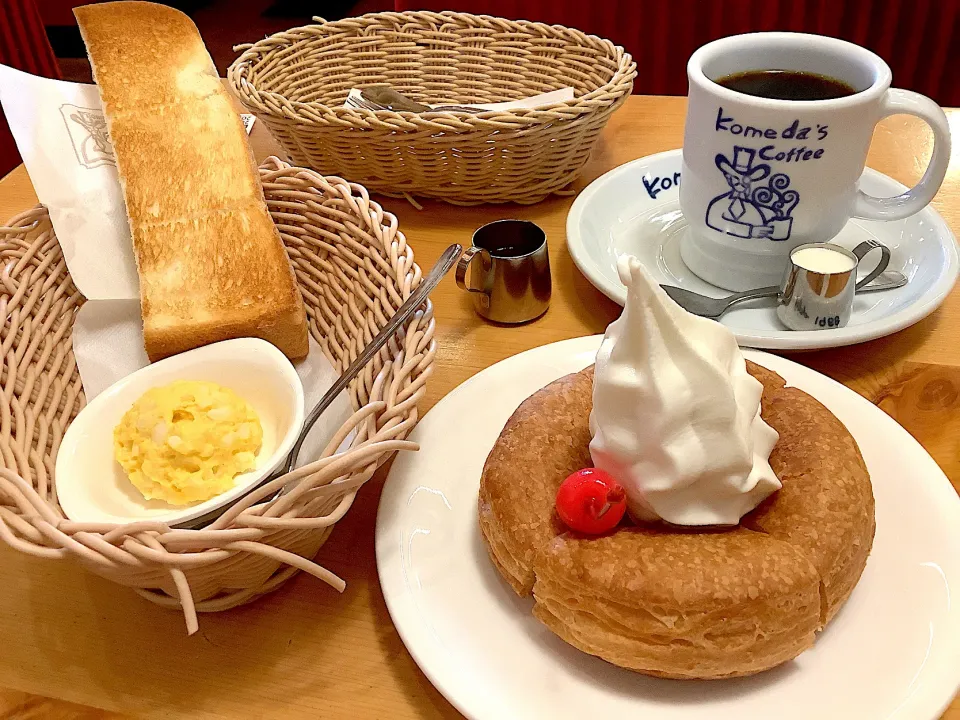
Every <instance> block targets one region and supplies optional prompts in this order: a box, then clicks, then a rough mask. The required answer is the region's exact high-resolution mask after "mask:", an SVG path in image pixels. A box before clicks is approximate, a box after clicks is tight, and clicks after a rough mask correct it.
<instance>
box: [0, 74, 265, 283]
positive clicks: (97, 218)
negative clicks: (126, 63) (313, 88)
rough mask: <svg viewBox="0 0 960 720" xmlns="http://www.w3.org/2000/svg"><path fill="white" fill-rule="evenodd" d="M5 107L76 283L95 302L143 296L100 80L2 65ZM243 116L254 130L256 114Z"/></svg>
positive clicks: (1, 95)
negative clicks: (83, 80)
mask: <svg viewBox="0 0 960 720" xmlns="http://www.w3.org/2000/svg"><path fill="white" fill-rule="evenodd" d="M0 105H2V106H3V112H4V114H5V115H6V117H7V122H9V124H10V131H11V132H12V133H13V137H14V139H15V140H16V142H17V148H18V149H19V150H20V156H21V157H22V158H23V164H24V165H25V166H26V168H27V172H28V173H29V174H30V181H31V182H32V183H33V187H34V189H35V190H36V192H37V197H38V198H39V199H40V202H41V203H43V204H44V205H45V206H46V207H47V210H48V211H49V213H50V222H51V223H52V224H53V229H54V230H55V231H56V233H57V239H58V240H59V241H60V247H61V249H62V250H63V256H64V259H65V260H66V263H67V268H68V269H69V270H70V275H71V276H72V277H73V282H74V284H75V285H76V286H77V289H78V290H79V291H80V292H81V293H82V294H83V296H84V297H86V298H87V299H90V300H120V299H122V300H128V299H133V298H137V297H139V296H140V291H139V280H138V278H137V268H136V265H135V264H134V260H133V244H132V242H131V240H130V226H129V224H128V223H127V213H126V209H125V206H124V203H123V194H122V192H121V190H120V180H119V178H118V176H117V165H116V160H115V158H114V154H113V145H112V144H111V143H110V138H109V137H108V136H107V123H106V120H105V119H104V116H103V109H102V106H101V105H100V94H99V92H98V91H97V86H96V85H82V84H79V83H71V82H63V81H61V80H50V79H49V78H42V77H37V76H36V75H30V74H29V73H25V72H21V71H19V70H14V69H13V68H10V67H7V66H5V65H0ZM243 118H244V126H245V127H246V129H247V133H248V134H249V133H250V131H251V129H252V128H253V121H254V116H253V115H249V116H243ZM4 219H5V218H4Z"/></svg>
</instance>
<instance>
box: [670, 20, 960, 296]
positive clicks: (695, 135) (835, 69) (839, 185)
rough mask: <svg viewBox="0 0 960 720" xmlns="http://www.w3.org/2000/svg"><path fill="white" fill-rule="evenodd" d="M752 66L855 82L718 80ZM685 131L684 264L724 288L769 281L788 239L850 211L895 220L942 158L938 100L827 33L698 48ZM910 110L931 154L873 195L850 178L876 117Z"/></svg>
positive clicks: (818, 233) (789, 246)
mask: <svg viewBox="0 0 960 720" xmlns="http://www.w3.org/2000/svg"><path fill="white" fill-rule="evenodd" d="M750 70H792V71H801V72H808V73H815V74H818V75H823V76H826V77H829V78H834V79H836V80H840V81H842V82H844V83H846V84H848V85H850V86H851V87H852V88H853V89H854V90H856V91H857V92H856V93H854V94H852V95H848V96H846V97H840V98H834V99H829V100H779V99H770V98H764V97H755V96H753V95H747V94H744V93H740V92H737V91H735V90H731V89H728V88H726V87H722V86H721V85H718V84H717V83H716V82H715V81H716V80H719V79H721V78H724V77H727V76H730V75H733V74H736V73H741V72H747V71H750ZM687 76H688V78H689V80H690V93H689V104H688V107H687V122H686V129H685V132H684V139H683V168H682V174H681V179H682V182H681V183H680V207H681V209H682V210H683V214H684V217H685V218H686V220H687V222H688V223H689V229H688V231H687V233H686V234H685V236H684V237H683V239H682V241H681V245H680V250H681V256H682V257H683V260H684V262H685V263H686V264H687V266H688V267H689V268H690V269H691V270H692V271H693V272H694V273H696V274H697V275H698V276H700V277H701V278H703V279H704V280H706V281H707V282H709V283H712V284H714V285H717V286H719V287H722V288H726V289H728V290H748V289H751V288H755V287H762V286H765V285H776V284H777V283H778V282H779V280H780V277H781V276H782V274H783V269H784V267H785V265H786V262H787V258H788V256H789V254H790V251H791V250H793V248H795V247H797V246H798V245H802V244H805V243H817V242H826V241H828V240H830V239H831V238H833V237H834V236H835V235H836V234H837V233H838V232H839V231H840V230H841V229H842V228H843V226H844V225H845V224H846V222H847V221H848V220H849V219H850V218H851V217H859V218H868V219H872V220H899V219H901V218H904V217H907V216H908V215H912V214H913V213H915V212H918V211H919V210H921V209H922V208H923V207H924V206H926V205H927V204H928V203H929V202H930V201H931V200H932V199H933V196H934V195H936V193H937V190H939V188H940V184H941V183H942V182H943V178H944V175H945V174H946V172H947V163H948V161H949V159H950V130H949V126H948V124H947V118H946V116H945V115H944V113H943V110H941V109H940V107H939V106H938V105H937V104H936V103H934V102H933V101H932V100H930V99H929V98H927V97H924V96H923V95H920V94H918V93H915V92H910V91H909V90H899V89H891V88H890V80H891V73H890V68H889V67H888V66H887V64H886V63H885V62H884V61H883V60H882V59H881V58H879V57H878V56H877V55H875V54H874V53H872V52H870V51H869V50H866V49H865V48H862V47H860V46H859V45H854V44H852V43H848V42H845V41H843V40H837V39H835V38H829V37H823V36H820V35H805V34H801V33H753V34H748V35H736V36H733V37H727V38H723V39H721V40H717V41H715V42H712V43H709V44H707V45H704V46H703V47H701V48H700V49H699V50H697V51H696V52H695V53H694V54H693V55H692V56H691V57H690V61H689V63H688V64H687ZM897 114H907V115H916V116H917V117H920V118H922V119H923V120H925V121H926V122H927V123H928V124H929V125H930V127H931V128H932V130H933V137H934V144H933V156H932V157H931V159H930V164H929V165H928V166H927V169H926V172H925V173H924V174H923V178H921V180H920V182H919V183H917V185H916V186H915V187H913V188H911V189H910V190H908V191H906V192H904V193H903V194H902V195H898V196H897V197H892V198H876V197H872V196H870V195H867V194H865V193H864V192H862V191H861V190H860V189H859V187H858V185H859V179H860V175H861V173H862V172H863V168H864V164H865V163H866V159H867V150H868V148H869V146H870V138H871V136H872V135H873V130H874V127H875V126H876V124H877V123H878V122H879V121H880V120H881V119H883V118H884V117H887V116H888V115H897Z"/></svg>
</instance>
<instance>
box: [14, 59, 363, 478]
mask: <svg viewBox="0 0 960 720" xmlns="http://www.w3.org/2000/svg"><path fill="white" fill-rule="evenodd" d="M0 104H2V105H3V110H4V113H5V114H6V116H7V120H8V122H9V124H10V129H11V131H12V132H13V136H14V139H15V140H16V142H17V148H18V149H19V150H20V155H21V156H22V157H23V162H24V165H25V166H26V168H27V172H28V173H29V175H30V180H31V182H32V183H33V186H34V188H35V189H36V192H37V197H38V198H39V199H40V202H42V203H43V204H44V205H45V206H46V207H47V210H48V211H49V213H50V220H51V222H52V223H53V227H54V230H55V231H56V233H57V239H58V240H59V241H60V247H61V249H62V250H63V254H64V257H65V259H66V263H67V268H68V269H69V270H70V275H71V276H72V277H73V281H74V283H75V284H76V286H77V289H78V290H80V292H81V293H82V294H83V295H84V297H86V298H87V302H86V303H85V304H84V305H83V307H82V308H81V309H80V311H79V312H78V313H77V317H76V319H75V321H74V327H73V352H74V355H75V356H76V359H77V367H78V369H79V371H80V379H81V381H82V382H83V390H84V393H85V394H86V397H87V400H91V399H93V398H94V397H96V396H97V395H99V394H100V393H101V392H103V391H104V390H106V389H107V388H108V387H110V386H111V385H112V384H113V383H115V382H117V381H118V380H120V379H121V378H124V377H126V376H127V375H129V374H130V373H132V372H135V371H136V370H139V369H140V368H142V367H145V366H146V365H147V364H148V363H149V361H148V359H147V354H146V351H145V350H144V344H143V325H142V321H141V316H140V300H139V297H140V289H139V280H138V277H137V268H136V263H135V261H134V257H133V243H132V241H131V239H130V229H129V225H128V223H127V215H126V210H125V206H124V202H123V194H122V192H121V190H120V181H119V178H118V176H117V168H116V162H115V160H114V155H113V146H112V145H111V144H110V140H109V138H108V137H107V129H106V121H105V120H104V116H103V111H102V109H101V105H100V96H99V93H98V91H97V88H96V86H95V85H80V84H77V83H68V82H62V81H59V80H49V79H47V78H41V77H36V76H34V75H29V74H27V73H24V72H20V71H19V70H14V69H12V68H9V67H6V66H4V65H0ZM242 118H243V122H244V126H245V127H246V130H247V133H248V134H249V133H250V131H251V129H252V128H253V122H254V117H253V116H252V115H243V116H242ZM294 366H295V367H296V369H297V374H298V375H299V376H300V379H301V381H302V382H303V390H304V398H305V402H306V410H307V412H309V411H310V409H311V408H312V407H313V406H314V405H316V403H317V402H318V401H319V400H320V398H321V397H322V396H323V393H325V392H326V391H327V389H328V388H329V387H330V386H331V385H332V384H333V382H334V381H335V380H336V378H337V372H336V371H335V370H334V369H333V366H332V365H331V364H330V362H329V360H327V358H326V356H325V355H324V354H323V352H322V351H321V350H320V347H319V346H318V345H317V344H316V342H314V340H313V338H311V339H310V353H309V355H308V356H307V358H306V359H304V360H301V361H300V362H297V363H294ZM352 413H353V410H352V408H351V406H350V402H349V400H348V399H347V395H346V393H341V394H340V396H339V397H338V398H337V399H336V401H334V404H333V405H332V406H331V407H330V408H329V409H328V410H327V411H326V412H325V413H324V414H323V417H321V419H320V420H319V421H318V422H317V424H316V426H315V427H314V429H313V430H312V431H311V433H310V435H309V436H308V437H307V441H306V442H305V443H304V445H303V449H302V450H301V453H300V464H304V463H306V462H309V461H311V460H314V459H316V457H317V455H318V454H319V452H320V451H321V450H322V449H323V447H324V446H326V444H327V442H329V440H330V438H331V437H332V436H333V435H334V433H335V432H336V431H337V430H338V429H339V428H340V427H341V426H342V425H343V423H344V422H345V421H346V420H347V418H349V417H350V415H351V414H352Z"/></svg>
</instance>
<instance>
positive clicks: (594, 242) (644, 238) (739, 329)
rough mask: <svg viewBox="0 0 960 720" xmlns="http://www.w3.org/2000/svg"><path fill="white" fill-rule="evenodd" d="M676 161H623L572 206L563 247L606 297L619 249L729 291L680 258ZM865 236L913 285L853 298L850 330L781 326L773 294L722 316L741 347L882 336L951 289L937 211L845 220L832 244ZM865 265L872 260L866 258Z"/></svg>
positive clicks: (798, 346)
mask: <svg viewBox="0 0 960 720" xmlns="http://www.w3.org/2000/svg"><path fill="white" fill-rule="evenodd" d="M680 164H681V151H680V150H671V151H669V152H663V153H659V154H657V155H650V156H649V157H645V158H640V159H639V160H634V161H633V162H629V163H627V164H626V165H621V166H620V167H618V168H615V169H614V170H611V171H610V172H608V173H606V174H605V175H602V176H601V177H599V178H597V179H596V180H594V181H593V182H592V183H590V185H589V186H587V188H586V189H584V191H583V192H581V193H580V195H579V196H578V197H577V199H576V200H575V201H574V203H573V206H572V207H571V208H570V214H569V215H568V216H567V247H569V249H570V254H571V255H572V256H573V260H574V262H575V263H576V264H577V267H578V268H580V271H581V272H582V273H583V274H584V275H586V277H587V279H588V280H590V282H591V283H593V284H594V285H595V286H596V287H597V288H598V289H599V290H600V291H601V292H603V294H604V295H606V296H607V297H609V298H610V299H611V300H614V301H615V302H618V303H620V304H621V305H623V303H624V300H625V299H626V288H624V286H623V285H622V284H621V282H620V279H619V278H618V277H617V257H618V256H619V255H621V254H625V253H629V254H632V255H636V256H637V257H638V258H639V259H640V261H641V262H642V263H643V264H644V265H645V266H646V267H647V269H648V270H650V271H651V272H652V273H653V275H654V277H655V278H656V279H657V280H658V281H659V282H661V283H665V284H670V285H679V286H681V287H685V288H688V289H689V290H693V291H694V292H699V293H702V294H704V295H710V296H713V297H723V296H724V295H727V294H729V293H728V291H726V290H721V289H720V288H717V287H715V286H713V285H711V284H709V283H706V282H704V281H703V280H701V279H700V278H698V277H697V276H696V275H694V274H693V273H692V272H690V270H688V269H687V267H686V265H684V263H683V261H682V260H681V259H680V247H679V240H680V237H681V235H682V233H683V231H684V230H685V228H686V221H685V220H684V218H683V215H682V213H681V212H680V204H679V191H678V185H677V184H676V183H674V179H675V178H678V177H679V174H680ZM645 182H646V184H645ZM860 182H861V187H862V188H863V189H864V190H865V191H866V192H868V193H870V194H872V195H876V196H878V197H887V196H892V195H898V194H900V193H901V192H903V191H904V190H906V188H905V187H904V186H903V185H901V184H900V183H898V182H896V181H895V180H892V179H890V178H889V177H887V176H886V175H882V174H881V173H878V172H877V171H875V170H870V169H869V168H868V169H867V170H865V171H864V173H863V176H862V178H861V180H860ZM648 186H649V187H650V188H651V190H648V189H647V187H648ZM664 186H666V189H662V188H663V187H664ZM651 195H655V196H656V197H651ZM867 238H873V239H875V240H877V241H878V242H881V243H883V244H884V245H886V246H887V247H888V248H890V252H891V256H892V257H891V260H890V269H891V270H899V271H901V272H902V273H904V274H905V275H906V276H907V277H908V278H909V280H910V282H909V283H907V285H905V286H904V287H902V288H898V289H896V290H887V291H884V292H877V293H869V294H861V295H858V296H857V298H856V300H855V301H854V308H853V316H852V317H851V319H850V324H849V325H847V327H845V328H840V329H837V330H821V331H802V332H796V331H791V330H787V329H786V328H784V326H783V325H781V324H780V322H779V321H778V320H777V316H776V313H775V312H774V307H775V301H774V300H773V299H766V300H757V301H754V302H752V303H744V304H742V305H738V306H735V307H734V308H732V309H731V310H730V311H729V312H727V314H726V315H724V316H723V318H722V319H721V322H722V323H723V324H724V325H726V326H727V327H729V328H730V329H731V330H732V331H733V332H734V334H735V335H736V336H737V340H738V341H739V342H740V344H741V345H745V346H749V347H758V348H775V349H781V350H811V349H817V348H827V347H838V346H841V345H852V344H854V343H859V342H864V341H865V340H873V339H875V338H878V337H883V336H884V335H889V334H890V333H894V332H897V331H898V330H902V329H903V328H905V327H908V326H910V325H913V324H914V323H915V322H917V321H919V320H922V319H923V318H925V317H926V316H927V315H929V314H930V313H931V312H933V311H934V310H936V309H937V307H939V306H940V304H941V303H942V302H943V300H944V298H946V296H947V295H948V294H949V293H950V290H951V289H952V288H953V284H954V282H955V281H956V279H957V271H958V269H960V262H958V257H957V247H956V240H955V239H954V236H953V233H952V232H951V231H950V228H949V227H947V224H946V223H945V222H944V220H943V218H942V217H940V215H939V213H937V211H936V210H934V209H933V208H931V207H927V208H925V209H923V210H921V211H920V212H919V213H917V214H916V215H914V216H912V217H909V218H907V219H906V220H898V221H894V222H879V221H872V220H851V221H850V222H848V223H847V225H846V227H845V228H844V229H843V230H842V231H841V233H840V234H839V235H838V236H837V237H836V238H834V240H833V242H836V243H837V244H839V245H842V246H844V247H846V248H853V247H854V246H856V245H857V244H859V243H860V242H862V241H863V240H865V239H867ZM867 262H873V261H872V259H871V258H867V259H866V260H864V263H865V264H866V263H867ZM870 267H872V266H870Z"/></svg>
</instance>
